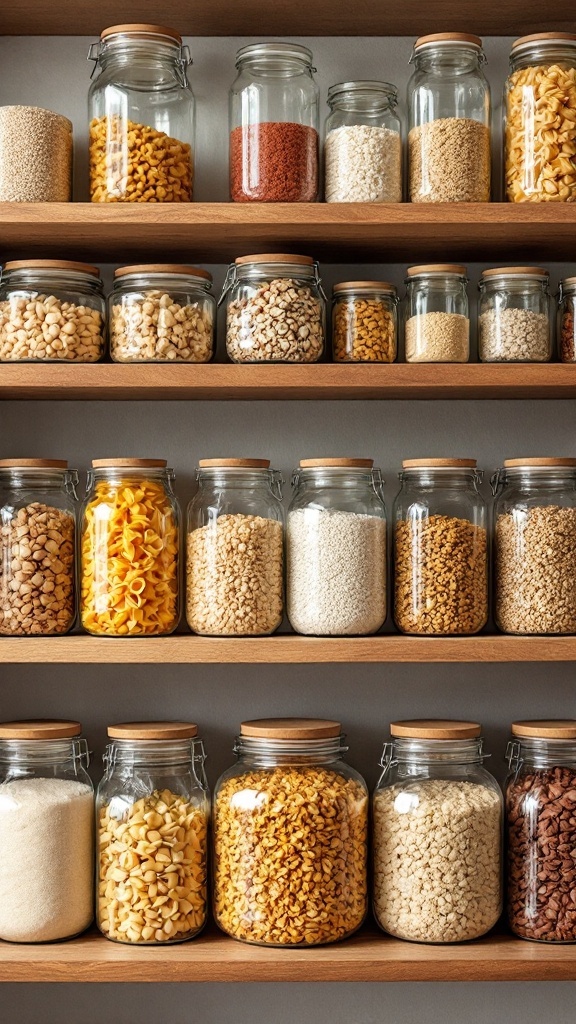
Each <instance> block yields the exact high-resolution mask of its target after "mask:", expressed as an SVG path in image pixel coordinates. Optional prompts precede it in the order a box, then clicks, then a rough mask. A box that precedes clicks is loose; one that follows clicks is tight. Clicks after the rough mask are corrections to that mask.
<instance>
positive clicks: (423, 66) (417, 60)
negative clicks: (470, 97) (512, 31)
mask: <svg viewBox="0 0 576 1024" xmlns="http://www.w3.org/2000/svg"><path fill="white" fill-rule="evenodd" d="M410 63H412V64H414V66H415V68H416V70H417V71H426V72H432V73H437V74H440V75H441V74H443V73H444V72H446V71H449V72H451V73H452V74H458V73H460V74H469V73H470V72H472V71H479V70H480V68H481V67H482V65H483V64H485V63H486V56H485V54H484V52H483V50H479V49H478V47H476V46H466V44H464V43H462V44H461V45H458V44H455V43H448V42H446V43H437V44H435V45H430V46H426V47H425V48H424V49H422V50H417V51H415V52H414V53H413V55H412V58H411V60H410Z"/></svg>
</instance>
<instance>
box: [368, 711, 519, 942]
mask: <svg viewBox="0 0 576 1024" xmlns="http://www.w3.org/2000/svg"><path fill="white" fill-rule="evenodd" d="M480 731H481V729H480V726H479V725H478V724H477V723H476V722H451V721H434V720H432V721H412V722H393V723H392V725H391V726H390V733H391V735H392V742H391V743H385V744H384V753H383V756H382V760H381V762H380V763H381V765H382V767H383V769H384V771H383V772H382V775H381V777H380V780H379V782H378V785H377V786H376V791H375V793H374V807H373V811H374V839H373V841H374V914H375V916H376V920H377V922H378V924H379V925H380V927H381V928H383V929H384V931H387V932H389V933H390V935H395V936H396V937H397V938H399V939H409V940H411V941H412V942H438V943H443V942H467V941H468V940H470V939H478V938H480V936H481V935H485V934H486V932H487V931H489V930H490V928H492V927H493V926H494V925H495V924H496V922H497V920H498V918H499V917H500V914H501V912H502V817H503V808H502V794H501V792H500V789H499V787H498V783H497V782H496V779H494V778H493V777H492V776H491V775H490V774H489V772H487V771H486V769H485V768H484V767H483V764H482V762H483V760H484V757H485V756H486V755H485V754H484V753H483V741H482V737H481V735H480Z"/></svg>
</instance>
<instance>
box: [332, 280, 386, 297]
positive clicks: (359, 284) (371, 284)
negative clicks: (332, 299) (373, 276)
mask: <svg viewBox="0 0 576 1024" xmlns="http://www.w3.org/2000/svg"><path fill="white" fill-rule="evenodd" d="M372 291H378V292H389V293H390V294H391V295H395V294H396V285H394V284H391V283H390V281H340V283H339V284H335V285H334V287H333V289H332V294H333V295H339V294H340V293H341V292H372Z"/></svg>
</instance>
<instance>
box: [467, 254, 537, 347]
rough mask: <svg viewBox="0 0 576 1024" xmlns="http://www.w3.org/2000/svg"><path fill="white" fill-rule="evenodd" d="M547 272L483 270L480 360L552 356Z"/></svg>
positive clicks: (503, 269) (481, 283)
mask: <svg viewBox="0 0 576 1024" xmlns="http://www.w3.org/2000/svg"><path fill="white" fill-rule="evenodd" d="M549 281H550V274H549V273H548V271H547V270H543V269H542V268H541V267H500V268H499V269H497V270H484V271H483V273H482V278H481V280H480V284H479V286H478V287H479V290H480V303H479V307H478V356H479V358H480V360H481V362H483V363H547V362H549V361H550V359H551V358H552V326H551V319H550V292H549V288H548V286H549Z"/></svg>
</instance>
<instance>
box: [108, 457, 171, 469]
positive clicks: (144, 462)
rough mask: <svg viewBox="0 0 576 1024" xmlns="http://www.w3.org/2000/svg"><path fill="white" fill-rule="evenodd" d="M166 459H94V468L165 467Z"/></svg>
mask: <svg viewBox="0 0 576 1024" xmlns="http://www.w3.org/2000/svg"><path fill="white" fill-rule="evenodd" d="M166 465H167V463H166V459H92V468H93V469H115V468H116V467H119V466H120V467H123V468H127V469H165V468H166Z"/></svg>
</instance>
